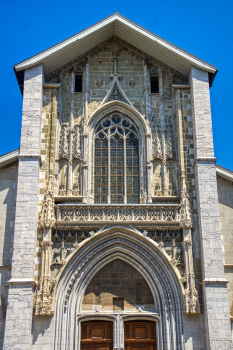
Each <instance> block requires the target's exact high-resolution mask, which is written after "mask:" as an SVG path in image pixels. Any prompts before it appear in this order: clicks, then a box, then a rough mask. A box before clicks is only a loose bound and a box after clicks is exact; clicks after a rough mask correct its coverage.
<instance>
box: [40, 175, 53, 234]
mask: <svg viewBox="0 0 233 350" xmlns="http://www.w3.org/2000/svg"><path fill="white" fill-rule="evenodd" d="M53 196H54V190H53V178H52V176H49V180H48V186H47V190H46V192H45V196H44V202H43V206H42V211H41V216H40V222H39V227H40V228H51V227H54V226H55V218H54V200H53Z"/></svg>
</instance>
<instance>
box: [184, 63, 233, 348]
mask: <svg viewBox="0 0 233 350" xmlns="http://www.w3.org/2000/svg"><path fill="white" fill-rule="evenodd" d="M190 85H191V99H192V120H193V126H194V135H195V156H196V159H195V163H194V164H195V177H196V192H197V212H198V225H199V236H200V245H201V255H202V279H203V281H202V289H203V299H204V316H205V327H206V339H207V344H206V347H207V349H208V350H210V349H211V350H214V349H218V350H220V349H232V340H231V330H230V315H229V306H228V296H227V285H226V283H227V280H226V279H225V277H224V266H223V257H222V243H221V233H220V221H219V206H218V193H217V180H216V170H215V158H214V150H213V135H212V123H211V112H210V98H209V79H208V73H207V72H204V71H202V70H199V69H197V68H194V67H192V69H191V73H190Z"/></svg>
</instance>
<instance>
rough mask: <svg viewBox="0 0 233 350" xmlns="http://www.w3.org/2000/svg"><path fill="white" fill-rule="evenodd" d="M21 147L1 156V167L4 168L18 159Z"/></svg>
mask: <svg viewBox="0 0 233 350" xmlns="http://www.w3.org/2000/svg"><path fill="white" fill-rule="evenodd" d="M18 155H19V148H17V149H15V150H14V151H11V152H8V153H5V154H3V155H1V156H0V168H3V167H5V166H7V165H10V164H11V163H14V162H16V161H17V160H18Z"/></svg>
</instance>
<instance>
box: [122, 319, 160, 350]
mask: <svg viewBox="0 0 233 350" xmlns="http://www.w3.org/2000/svg"><path fill="white" fill-rule="evenodd" d="M125 350H156V334H155V322H149V321H132V322H125Z"/></svg>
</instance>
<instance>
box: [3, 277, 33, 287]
mask: <svg viewBox="0 0 233 350" xmlns="http://www.w3.org/2000/svg"><path fill="white" fill-rule="evenodd" d="M7 284H8V285H13V284H31V285H33V286H34V287H36V286H37V283H36V281H34V280H33V279H32V278H11V279H10V280H9V281H7Z"/></svg>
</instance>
